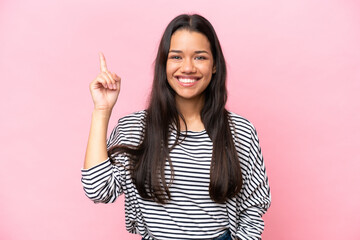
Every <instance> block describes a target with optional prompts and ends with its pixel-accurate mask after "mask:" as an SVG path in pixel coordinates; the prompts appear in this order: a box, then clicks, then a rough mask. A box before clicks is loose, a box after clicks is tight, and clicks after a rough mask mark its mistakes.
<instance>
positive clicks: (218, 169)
mask: <svg viewBox="0 0 360 240" xmlns="http://www.w3.org/2000/svg"><path fill="white" fill-rule="evenodd" d="M179 29H185V30H188V31H195V32H199V33H202V34H204V35H205V36H206V37H207V38H208V40H209V42H210V46H211V52H212V55H213V58H214V64H215V67H216V72H215V73H214V74H213V75H212V79H211V81H210V84H209V85H208V87H207V88H206V89H205V91H204V93H203V94H204V97H205V103H204V106H203V109H202V111H201V119H202V122H203V124H204V126H205V129H206V131H207V133H208V134H209V137H210V139H211V141H212V143H213V150H212V160H211V168H210V185H209V195H210V197H211V199H212V200H213V201H215V202H217V203H223V202H225V201H226V200H227V199H228V198H231V197H234V196H235V195H236V194H237V193H239V191H240V189H241V186H242V174H241V168H240V162H239V158H238V155H237V152H236V149H235V145H234V142H233V138H232V134H231V131H230V124H231V120H230V117H229V112H228V111H227V110H226V109H225V104H226V100H227V91H226V86H225V82H226V64H225V59H224V56H223V53H222V50H221V46H220V43H219V40H218V38H217V35H216V33H215V30H214V28H213V27H212V25H211V24H210V22H209V21H208V20H206V19H205V18H204V17H202V16H200V15H197V14H194V15H187V14H183V15H179V16H177V17H176V18H174V19H173V20H172V21H171V22H170V23H169V25H168V26H167V27H166V29H165V32H164V34H163V36H162V38H161V41H160V45H159V48H158V53H157V57H156V60H155V71H154V79H153V85H152V91H151V95H150V100H149V105H148V107H147V109H146V117H145V129H144V132H143V137H142V141H141V143H140V145H139V146H137V147H133V146H124V145H117V146H114V147H112V148H110V149H109V150H108V155H109V157H110V159H111V156H113V155H114V154H119V153H125V154H127V155H128V156H129V157H130V166H131V167H130V172H131V176H132V179H133V182H134V184H135V186H136V188H137V190H138V192H139V194H140V196H141V197H143V198H146V199H153V200H154V201H156V202H159V203H162V204H164V203H166V202H167V201H168V200H170V199H171V194H170V191H169V184H171V180H170V182H166V179H165V173H164V172H165V170H164V169H165V165H166V162H168V164H169V165H170V169H171V179H173V177H174V170H173V166H172V163H171V159H170V157H169V152H170V151H171V150H172V148H173V147H174V146H175V145H176V144H179V143H180V141H181V140H180V119H182V121H184V123H185V127H186V122H185V119H184V117H183V115H182V114H181V113H180V112H179V111H178V109H177V108H176V103H175V95H176V93H175V92H174V90H173V89H172V88H171V87H170V85H169V84H168V81H167V77H166V62H167V59H168V54H169V48H170V40H171V36H172V35H173V34H174V32H176V31H177V30H179ZM170 126H176V132H177V134H176V141H175V144H174V145H173V146H169V144H168V141H169V127H170ZM186 129H187V127H186ZM185 137H186V136H185Z"/></svg>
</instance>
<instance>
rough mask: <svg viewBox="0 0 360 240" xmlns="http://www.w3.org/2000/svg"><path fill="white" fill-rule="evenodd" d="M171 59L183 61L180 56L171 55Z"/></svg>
mask: <svg viewBox="0 0 360 240" xmlns="http://www.w3.org/2000/svg"><path fill="white" fill-rule="evenodd" d="M169 59H175V60H180V59H181V57H180V56H178V55H171V56H169Z"/></svg>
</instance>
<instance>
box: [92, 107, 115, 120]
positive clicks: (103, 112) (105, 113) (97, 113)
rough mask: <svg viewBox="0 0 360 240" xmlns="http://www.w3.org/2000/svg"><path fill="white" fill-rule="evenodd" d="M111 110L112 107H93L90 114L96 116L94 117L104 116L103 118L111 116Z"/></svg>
mask: <svg viewBox="0 0 360 240" xmlns="http://www.w3.org/2000/svg"><path fill="white" fill-rule="evenodd" d="M111 112H112V109H96V108H95V109H94V110H93V112H92V114H93V117H96V118H105V119H109V118H110V116H111Z"/></svg>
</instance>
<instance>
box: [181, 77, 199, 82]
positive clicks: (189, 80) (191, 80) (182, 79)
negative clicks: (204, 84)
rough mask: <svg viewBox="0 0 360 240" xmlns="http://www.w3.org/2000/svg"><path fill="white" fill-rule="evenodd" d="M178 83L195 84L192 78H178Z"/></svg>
mask: <svg viewBox="0 0 360 240" xmlns="http://www.w3.org/2000/svg"><path fill="white" fill-rule="evenodd" d="M178 79H179V81H180V82H182V83H193V82H195V81H196V80H195V79H193V78H178Z"/></svg>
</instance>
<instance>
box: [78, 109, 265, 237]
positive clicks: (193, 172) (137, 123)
mask: <svg viewBox="0 0 360 240" xmlns="http://www.w3.org/2000/svg"><path fill="white" fill-rule="evenodd" d="M145 115H146V112H145V111H141V112H136V113H133V114H131V115H128V116H125V117H123V118H121V119H120V120H119V122H118V124H117V126H116V127H115V128H114V130H113V131H112V132H111V134H110V137H109V139H108V142H107V146H108V147H111V146H114V145H117V144H127V145H134V146H137V145H138V144H139V143H140V141H141V136H142V134H143V132H144V118H145ZM230 128H231V132H232V134H233V139H234V143H235V147H236V150H237V152H238V156H239V160H240V166H241V169H242V177H243V187H242V189H241V191H240V193H239V194H238V195H237V196H236V197H234V198H232V199H229V200H228V201H227V202H226V203H224V204H218V203H215V202H213V201H212V200H211V199H210V197H209V192H208V187H209V182H210V174H209V173H210V164H211V156H212V142H211V140H210V138H209V136H208V134H207V132H206V131H205V130H204V131H201V132H191V131H188V132H187V136H186V138H185V139H184V140H183V141H182V142H181V143H180V144H178V145H176V146H175V147H174V148H173V150H172V151H171V152H170V158H171V161H172V164H173V167H174V172H175V176H174V181H173V183H172V184H171V186H170V192H171V197H172V199H171V201H170V202H169V203H167V204H165V205H162V204H158V203H156V202H154V201H152V200H148V199H143V198H141V197H140V196H139V194H138V192H137V190H136V188H135V186H134V185H133V183H132V180H131V177H130V173H129V171H128V170H127V169H128V166H129V160H128V158H127V157H125V156H124V155H120V156H116V157H115V162H116V163H115V164H114V165H112V164H111V163H110V161H109V159H107V160H106V161H104V162H102V163H101V164H98V165H97V166H94V167H92V168H90V169H87V170H85V169H82V183H83V186H84V190H85V193H86V195H87V196H88V197H89V198H90V199H91V200H93V201H94V202H95V203H99V202H102V203H111V202H114V201H115V200H116V198H117V197H118V196H119V195H120V194H125V220H126V228H127V230H128V231H129V232H131V233H138V234H140V235H142V236H143V238H144V239H159V240H161V239H211V238H214V237H217V236H219V235H221V234H222V233H224V232H225V230H226V229H230V231H231V234H232V238H233V239H235V238H236V237H237V238H240V239H259V238H261V233H262V232H263V229H264V222H263V220H262V219H261V216H262V215H263V214H264V213H265V211H266V210H267V209H268V207H269V206H270V199H271V195H270V188H269V184H268V178H267V175H266V171H265V165H264V161H263V157H262V153H261V149H260V146H259V140H258V138H257V134H256V130H255V128H254V127H253V125H252V124H251V123H250V122H249V121H248V120H246V119H245V118H243V117H241V116H239V115H236V114H234V113H230ZM175 136H176V133H175V131H171V134H170V139H169V146H171V145H173V144H174V142H175ZM165 176H166V180H167V181H168V182H169V181H170V167H169V165H166V167H165Z"/></svg>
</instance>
